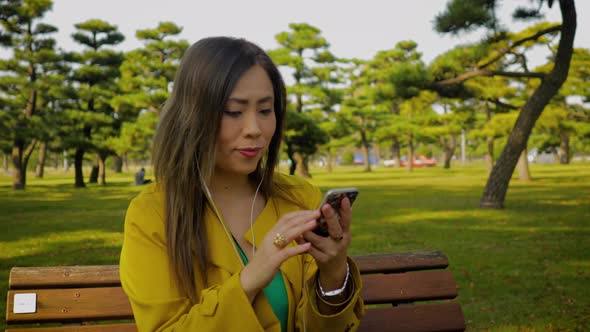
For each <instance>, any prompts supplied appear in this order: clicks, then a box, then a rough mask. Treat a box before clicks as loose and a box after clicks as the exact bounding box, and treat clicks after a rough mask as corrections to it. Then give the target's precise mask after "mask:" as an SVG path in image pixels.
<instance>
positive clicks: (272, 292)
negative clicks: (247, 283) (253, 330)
mask: <svg viewBox="0 0 590 332" xmlns="http://www.w3.org/2000/svg"><path fill="white" fill-rule="evenodd" d="M236 247H238V251H239V252H240V256H241V257H242V261H243V262H244V264H247V263H248V257H246V254H244V251H243V250H242V247H240V245H239V244H238V242H237V241H236ZM264 295H266V299H267V300H268V303H270V306H271V308H272V311H273V312H274V313H275V316H277V318H278V319H279V321H280V322H281V331H283V332H285V331H287V320H288V318H289V299H288V297H287V290H286V289H285V282H284V280H283V275H282V274H281V270H279V272H277V274H276V275H275V277H274V278H273V279H272V281H271V282H270V284H268V286H266V287H265V288H264Z"/></svg>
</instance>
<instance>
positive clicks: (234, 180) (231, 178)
mask: <svg viewBox="0 0 590 332" xmlns="http://www.w3.org/2000/svg"><path fill="white" fill-rule="evenodd" d="M209 190H211V195H212V196H213V197H218V198H220V197H227V196H233V195H248V194H253V193H254V190H256V188H255V186H254V185H253V184H252V182H250V179H249V178H248V176H247V175H242V174H227V173H222V172H218V171H216V172H215V173H214V174H213V177H212V178H211V182H210V183H209Z"/></svg>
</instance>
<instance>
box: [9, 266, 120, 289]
mask: <svg viewBox="0 0 590 332" xmlns="http://www.w3.org/2000/svg"><path fill="white" fill-rule="evenodd" d="M8 283H9V287H10V289H32V288H70V287H101V286H102V287H107V286H119V285H121V282H120V281H119V266H118V265H90V266H51V267H13V268H12V269H11V270H10V279H9V281H8Z"/></svg>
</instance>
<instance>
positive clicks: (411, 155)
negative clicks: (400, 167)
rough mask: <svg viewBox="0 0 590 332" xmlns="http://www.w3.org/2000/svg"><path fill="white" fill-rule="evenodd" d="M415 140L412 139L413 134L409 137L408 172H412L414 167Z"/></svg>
mask: <svg viewBox="0 0 590 332" xmlns="http://www.w3.org/2000/svg"><path fill="white" fill-rule="evenodd" d="M413 161H414V140H413V139H412V135H410V138H409V139H408V166H407V167H408V173H410V172H412V170H413V169H414V165H413V164H414V163H413Z"/></svg>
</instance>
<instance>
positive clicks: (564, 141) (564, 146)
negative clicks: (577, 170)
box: [559, 134, 570, 164]
mask: <svg viewBox="0 0 590 332" xmlns="http://www.w3.org/2000/svg"><path fill="white" fill-rule="evenodd" d="M559 136H560V138H561V143H560V144H559V152H560V156H559V163H560V164H569V163H570V138H569V136H567V135H565V134H561V135H559Z"/></svg>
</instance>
